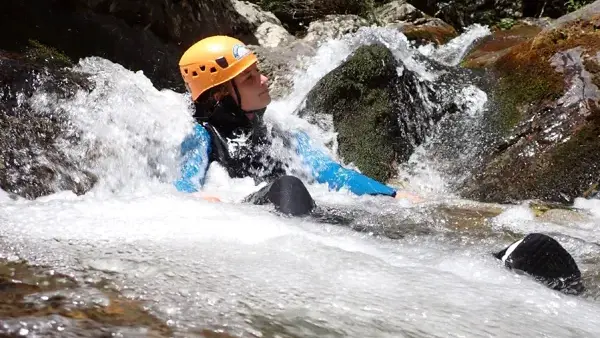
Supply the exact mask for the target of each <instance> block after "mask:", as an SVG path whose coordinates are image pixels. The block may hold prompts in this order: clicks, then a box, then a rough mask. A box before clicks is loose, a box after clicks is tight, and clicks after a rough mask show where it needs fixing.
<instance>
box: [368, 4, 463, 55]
mask: <svg viewBox="0 0 600 338" xmlns="http://www.w3.org/2000/svg"><path fill="white" fill-rule="evenodd" d="M375 17H376V21H377V23H378V24H379V25H381V26H384V27H388V28H395V29H398V30H399V31H401V32H402V33H404V35H406V37H407V38H408V40H409V41H415V42H416V43H417V44H425V43H429V42H433V43H435V44H438V45H439V44H444V43H446V42H448V41H449V40H450V39H452V38H454V37H456V36H457V33H456V30H455V29H454V28H453V27H452V26H450V25H449V24H447V23H445V22H444V21H442V20H441V19H438V18H433V17H431V16H428V15H426V14H425V13H423V12H421V11H420V10H418V9H417V8H415V7H414V6H413V5H411V4H409V3H408V2H406V1H405V0H397V1H392V2H390V3H387V4H385V5H383V6H381V7H379V8H377V9H376V10H375Z"/></svg>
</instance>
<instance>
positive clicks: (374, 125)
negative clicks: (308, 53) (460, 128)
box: [299, 44, 452, 181]
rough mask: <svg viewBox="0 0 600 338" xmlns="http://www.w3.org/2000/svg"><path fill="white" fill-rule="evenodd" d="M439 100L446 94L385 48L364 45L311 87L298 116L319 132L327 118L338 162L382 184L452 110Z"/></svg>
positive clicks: (380, 45) (376, 45) (393, 174)
mask: <svg viewBox="0 0 600 338" xmlns="http://www.w3.org/2000/svg"><path fill="white" fill-rule="evenodd" d="M442 97H451V96H449V95H447V93H444V92H443V91H442V90H440V88H437V87H436V85H435V84H434V83H430V82H428V81H424V80H423V79H422V78H421V77H420V76H419V75H418V74H417V73H415V72H413V71H411V70H410V69H409V68H407V67H406V66H405V65H403V64H402V62H399V61H398V60H397V59H396V58H395V57H394V55H393V54H392V52H391V51H390V50H389V49H388V48H387V47H385V46H384V45H382V44H373V45H365V46H361V47H359V48H358V49H357V50H356V51H355V52H354V53H353V54H352V55H351V56H350V57H349V58H348V59H347V60H346V61H345V62H344V63H342V64H341V65H340V66H338V67H337V68H335V69H334V70H332V71H331V72H330V73H329V74H327V75H326V76H325V77H323V78H322V79H321V80H320V81H319V82H318V83H317V84H316V85H315V87H314V88H313V89H312V90H311V91H310V92H309V94H308V95H307V97H306V102H305V103H306V104H305V105H304V106H303V107H302V108H301V110H300V112H299V116H302V117H304V118H306V119H308V120H309V121H311V122H314V123H316V124H317V125H320V126H321V127H322V128H324V129H327V128H329V125H328V122H327V121H328V118H327V117H329V120H332V124H333V127H334V129H335V131H336V132H337V133H338V138H337V141H338V148H339V154H340V156H341V157H342V158H343V160H344V161H345V162H346V163H353V164H354V165H355V166H356V167H357V168H358V169H359V170H360V171H361V172H363V173H364V174H366V175H368V176H370V177H373V178H375V179H378V180H381V181H387V180H388V179H390V178H392V177H393V176H395V175H396V174H397V168H398V166H397V165H398V164H399V163H401V162H404V161H406V160H407V159H408V157H409V156H410V155H411V153H412V151H413V150H414V147H416V146H417V145H419V144H421V143H422V142H423V141H424V140H425V138H426V137H427V135H428V133H429V129H430V128H431V126H433V125H434V124H435V123H436V122H437V121H439V119H440V118H441V117H442V116H443V115H444V114H445V113H447V112H449V111H450V110H451V109H452V108H451V107H450V106H448V105H444V104H443V103H442V101H443V99H442Z"/></svg>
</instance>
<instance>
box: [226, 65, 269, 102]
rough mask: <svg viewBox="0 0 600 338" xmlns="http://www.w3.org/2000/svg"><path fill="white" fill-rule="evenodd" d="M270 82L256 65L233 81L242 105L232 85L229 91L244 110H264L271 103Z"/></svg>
mask: <svg viewBox="0 0 600 338" xmlns="http://www.w3.org/2000/svg"><path fill="white" fill-rule="evenodd" d="M268 80H269V79H268V78H267V77H266V76H264V75H262V74H261V73H260V72H259V71H258V67H257V66H256V63H255V64H253V65H252V66H250V67H249V68H248V69H246V70H244V71H243V72H242V73H241V74H240V75H238V76H236V77H235V78H234V79H233V81H234V82H235V84H236V86H237V88H238V90H239V92H240V96H241V97H242V102H241V103H240V100H239V98H238V97H237V94H236V92H235V90H234V89H233V86H232V85H231V83H229V84H228V86H229V87H230V88H228V91H229V93H230V95H231V96H232V97H233V99H234V100H235V101H236V102H237V103H238V105H239V106H240V108H242V110H245V111H251V110H259V109H263V108H266V107H267V105H269V103H271V95H270V93H269V86H268Z"/></svg>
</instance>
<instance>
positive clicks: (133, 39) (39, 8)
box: [0, 0, 256, 91]
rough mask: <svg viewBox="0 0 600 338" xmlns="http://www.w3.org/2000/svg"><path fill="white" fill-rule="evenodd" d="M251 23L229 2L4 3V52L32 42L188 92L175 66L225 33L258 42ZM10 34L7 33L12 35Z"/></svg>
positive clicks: (0, 21)
mask: <svg viewBox="0 0 600 338" xmlns="http://www.w3.org/2000/svg"><path fill="white" fill-rule="evenodd" d="M252 28H253V27H252V25H250V24H249V23H248V22H247V21H246V19H244V18H243V17H241V16H240V15H239V14H238V13H237V12H236V11H235V9H234V8H233V5H232V4H231V3H230V1H229V0H210V1H176V0H168V1H160V0H150V1H130V0H122V1H121V0H118V1H108V0H48V1H33V0H6V1H2V2H1V3H0V30H1V31H2V32H5V34H2V35H1V36H0V48H1V49H4V50H11V51H18V52H22V50H21V47H22V46H24V45H27V43H28V41H29V40H31V39H32V40H37V41H40V42H41V43H43V44H45V45H48V46H52V47H55V48H57V49H58V50H61V51H63V52H64V53H65V54H66V55H67V56H69V57H70V58H71V59H73V60H75V61H77V60H78V59H80V58H82V57H86V56H100V57H103V58H106V59H109V60H111V61H113V62H117V63H119V64H121V65H123V66H124V67H126V68H128V69H130V70H134V71H137V70H142V71H144V74H145V75H146V76H147V77H148V78H150V79H151V80H152V81H153V83H154V84H155V85H156V86H157V87H159V88H171V89H178V90H180V91H183V90H184V87H183V84H182V81H181V78H180V75H179V72H178V68H177V63H178V61H179V58H180V57H181V54H182V53H183V51H184V50H185V49H186V48H187V47H189V46H190V45H191V44H193V43H194V42H195V41H197V40H199V39H201V38H204V37H206V36H209V35H214V34H227V35H232V36H235V37H238V38H241V39H242V40H243V41H244V42H246V43H256V38H255V37H254V35H253V34H252ZM8 32H9V33H8Z"/></svg>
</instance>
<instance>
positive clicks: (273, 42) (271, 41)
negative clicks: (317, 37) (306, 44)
mask: <svg viewBox="0 0 600 338" xmlns="http://www.w3.org/2000/svg"><path fill="white" fill-rule="evenodd" d="M254 34H255V35H256V38H257V39H258V43H259V45H261V46H263V47H279V46H281V45H283V46H285V45H287V44H289V43H290V42H291V41H294V40H295V38H294V37H293V36H292V35H291V34H290V33H288V32H287V31H286V30H285V28H283V27H281V26H279V25H277V24H274V23H271V22H264V23H262V24H261V25H260V26H258V28H257V29H256V33H254Z"/></svg>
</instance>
